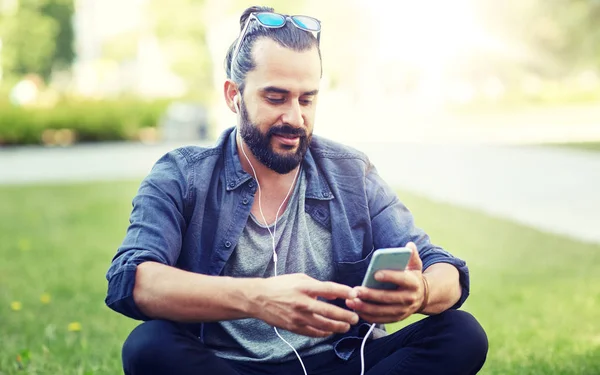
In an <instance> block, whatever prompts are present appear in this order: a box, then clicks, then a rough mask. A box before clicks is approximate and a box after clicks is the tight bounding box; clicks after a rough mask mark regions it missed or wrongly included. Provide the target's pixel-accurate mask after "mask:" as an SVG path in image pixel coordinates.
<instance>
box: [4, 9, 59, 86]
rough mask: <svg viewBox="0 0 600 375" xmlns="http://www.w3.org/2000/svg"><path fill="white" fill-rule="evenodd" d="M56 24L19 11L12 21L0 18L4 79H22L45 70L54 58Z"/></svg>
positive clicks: (36, 15) (51, 20)
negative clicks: (6, 76) (5, 75)
mask: <svg viewBox="0 0 600 375" xmlns="http://www.w3.org/2000/svg"><path fill="white" fill-rule="evenodd" d="M57 33H58V24H57V22H56V21H55V20H54V19H52V18H49V17H46V16H44V15H42V14H41V13H39V12H38V11H36V10H32V9H27V8H20V9H19V10H18V12H17V14H16V15H15V16H13V17H10V16H1V17H0V38H1V39H2V41H3V47H2V68H3V70H4V72H5V74H7V75H11V74H12V75H17V76H22V75H25V74H28V73H42V72H45V71H47V70H48V63H49V61H50V60H51V56H52V55H54V53H55V49H56V46H55V44H54V38H55V37H56V35H57Z"/></svg>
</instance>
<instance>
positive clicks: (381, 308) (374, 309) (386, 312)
mask: <svg viewBox="0 0 600 375" xmlns="http://www.w3.org/2000/svg"><path fill="white" fill-rule="evenodd" d="M348 306H352V308H353V309H354V311H356V313H358V314H359V315H360V316H361V317H362V316H363V315H369V316H372V317H388V319H395V320H398V319H399V317H401V316H404V315H406V314H410V312H411V310H410V308H409V307H407V306H402V305H377V304H373V303H369V302H366V301H363V300H360V299H357V298H355V299H353V300H351V301H350V300H349V301H348Z"/></svg>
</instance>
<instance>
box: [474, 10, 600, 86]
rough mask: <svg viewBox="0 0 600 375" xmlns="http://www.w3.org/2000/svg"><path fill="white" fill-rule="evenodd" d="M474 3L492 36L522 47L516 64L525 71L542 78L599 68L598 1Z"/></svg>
mask: <svg viewBox="0 0 600 375" xmlns="http://www.w3.org/2000/svg"><path fill="white" fill-rule="evenodd" d="M477 5H478V7H480V8H481V9H482V10H483V13H482V14H483V18H482V21H483V22H484V23H485V24H486V25H488V27H489V28H490V29H491V31H492V33H494V34H496V35H497V36H500V37H501V38H502V39H504V40H506V41H508V42H510V43H511V44H512V45H517V46H520V48H523V47H524V48H525V49H527V51H528V52H527V54H528V56H527V57H524V56H521V59H522V60H521V61H518V62H517V63H519V64H523V67H524V68H526V69H529V70H534V71H535V72H536V73H538V74H541V75H543V76H547V77H556V76H561V75H564V74H566V73H569V72H572V71H577V70H578V69H590V68H593V69H600V50H599V49H598V46H599V45H600V29H599V28H598V27H597V23H598V19H599V18H600V2H599V1H596V0H551V1H546V0H522V1H505V2H497V1H493V0H483V1H481V2H478V3H477ZM521 52H523V51H521ZM523 58H524V59H523Z"/></svg>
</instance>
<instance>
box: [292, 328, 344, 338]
mask: <svg viewBox="0 0 600 375" xmlns="http://www.w3.org/2000/svg"><path fill="white" fill-rule="evenodd" d="M287 331H290V332H294V333H297V334H299V335H303V336H309V337H328V336H331V335H333V332H327V331H321V330H318V329H316V328H313V327H309V326H300V327H298V328H295V329H291V330H287Z"/></svg>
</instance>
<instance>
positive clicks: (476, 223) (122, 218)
mask: <svg viewBox="0 0 600 375" xmlns="http://www.w3.org/2000/svg"><path fill="white" fill-rule="evenodd" d="M136 189H137V182H121V183H102V184H95V185H66V186H46V187H38V186H17V187H0V202H2V204H1V206H0V207H1V208H0V259H2V260H1V261H0V348H1V350H0V374H3V375H6V374H24V373H27V374H88V375H91V374H119V373H122V370H121V367H120V348H121V344H122V342H123V341H124V340H125V338H126V336H127V334H128V333H129V331H130V330H131V329H132V328H133V327H134V326H135V325H136V324H137V323H136V322H134V321H131V320H129V319H127V318H125V317H122V316H120V315H118V314H116V313H113V312H111V311H110V310H109V309H108V308H107V307H105V306H104V303H103V299H104V295H105V291H106V282H105V279H104V273H105V271H106V269H107V267H108V265H109V263H110V260H111V258H112V256H113V255H114V253H115V250H116V248H117V246H118V245H119V244H120V241H121V240H122V237H123V235H124V233H125V229H126V226H127V223H128V221H127V220H128V215H129V210H130V202H131V198H132V197H133V194H134V193H135V191H136ZM402 197H403V200H404V201H405V202H406V204H407V205H408V206H409V207H410V208H411V209H412V210H413V211H414V212H415V213H416V219H417V223H418V224H419V225H420V226H422V227H424V228H426V229H427V230H428V232H429V233H430V235H431V236H432V238H433V240H434V242H436V243H439V244H442V245H444V246H445V247H446V248H448V249H450V250H451V251H452V252H453V253H455V254H456V255H457V256H460V257H463V258H465V259H467V260H468V263H469V266H470V269H471V279H472V284H473V285H472V294H471V297H470V299H469V300H468V301H467V303H466V305H465V306H464V309H465V310H467V311H470V312H472V313H473V314H474V315H475V316H476V317H477V318H478V319H479V320H480V322H481V324H482V325H483V326H484V328H485V329H486V331H487V333H488V337H489V340H490V353H489V356H488V361H487V364H486V366H485V367H484V370H483V371H482V373H483V374H503V375H504V374H519V375H526V374H540V375H548V374H600V324H599V322H600V313H599V312H600V305H599V302H600V272H599V271H598V269H599V268H600V246H597V245H589V244H584V243H581V242H577V241H574V240H571V239H567V238H564V237H559V236H554V235H551V234H546V233H541V232H538V231H535V230H532V229H529V228H525V227H522V226H519V225H516V224H513V223H510V222H506V221H502V220H498V219H494V218H490V217H487V216H484V215H481V214H479V213H476V212H473V211H468V210H463V209H458V208H455V207H452V206H449V205H445V204H437V203H433V202H430V201H427V200H425V199H422V198H419V197H417V196H413V195H409V194H402ZM44 293H48V294H50V296H51V301H50V303H47V304H44V303H42V302H41V301H40V296H41V295H42V294H44ZM15 301H19V302H20V303H21V304H22V308H21V309H20V310H19V311H13V310H12V309H11V303H12V302H15ZM72 322H78V323H80V324H81V330H80V331H76V332H70V331H69V330H68V327H69V324H70V323H72ZM395 328H397V327H395ZM19 355H20V356H21V362H20V363H21V364H20V365H19V362H18V361H17V356H19ZM20 366H22V367H24V368H26V370H21V371H19V370H18V368H19V367H20Z"/></svg>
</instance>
